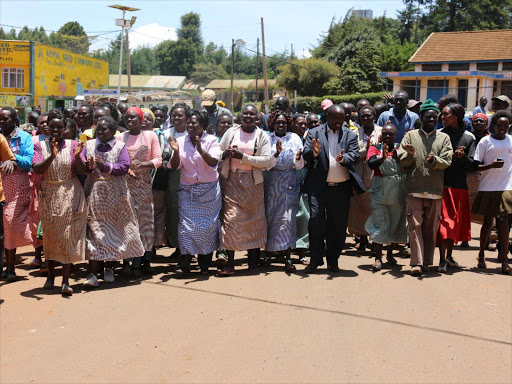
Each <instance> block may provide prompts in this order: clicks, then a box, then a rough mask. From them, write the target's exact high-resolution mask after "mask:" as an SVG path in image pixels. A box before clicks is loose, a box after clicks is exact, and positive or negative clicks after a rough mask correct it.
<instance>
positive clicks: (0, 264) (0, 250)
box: [0, 200, 5, 271]
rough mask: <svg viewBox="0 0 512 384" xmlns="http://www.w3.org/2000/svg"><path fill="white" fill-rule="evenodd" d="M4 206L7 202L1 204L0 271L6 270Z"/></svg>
mask: <svg viewBox="0 0 512 384" xmlns="http://www.w3.org/2000/svg"><path fill="white" fill-rule="evenodd" d="M4 205H5V200H4V201H2V202H0V271H1V270H3V268H4Z"/></svg>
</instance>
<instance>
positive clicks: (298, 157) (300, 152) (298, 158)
mask: <svg viewBox="0 0 512 384" xmlns="http://www.w3.org/2000/svg"><path fill="white" fill-rule="evenodd" d="M301 157H302V149H299V151H298V152H297V154H296V155H295V161H299V160H300V158H301Z"/></svg>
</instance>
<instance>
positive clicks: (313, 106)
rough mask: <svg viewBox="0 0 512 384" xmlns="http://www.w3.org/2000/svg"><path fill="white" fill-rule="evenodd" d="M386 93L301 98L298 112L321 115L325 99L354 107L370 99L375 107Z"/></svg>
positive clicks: (262, 104) (271, 104) (271, 107)
mask: <svg viewBox="0 0 512 384" xmlns="http://www.w3.org/2000/svg"><path fill="white" fill-rule="evenodd" d="M385 93H386V92H373V93H361V94H358V95H327V96H322V97H314V96H309V97H301V96H299V97H298V98H297V111H298V112H301V113H302V112H304V111H308V112H316V113H321V112H322V109H321V108H320V104H321V103H322V100H324V99H330V100H332V102H333V103H334V104H340V103H342V102H347V103H352V104H354V105H356V104H357V102H358V101H359V100H361V99H368V101H370V103H371V104H372V105H375V104H377V103H379V102H382V101H384V94H385ZM294 103H295V101H294V99H291V100H290V106H292V108H293V106H294V105H295V104H294ZM273 106H274V101H273V100H270V110H272V109H273ZM261 107H262V108H261V109H260V110H261V111H264V110H265V106H264V103H261Z"/></svg>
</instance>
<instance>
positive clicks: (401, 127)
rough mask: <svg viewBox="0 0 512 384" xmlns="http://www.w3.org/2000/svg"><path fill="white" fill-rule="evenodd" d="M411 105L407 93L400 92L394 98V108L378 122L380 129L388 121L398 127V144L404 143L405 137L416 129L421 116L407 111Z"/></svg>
mask: <svg viewBox="0 0 512 384" xmlns="http://www.w3.org/2000/svg"><path fill="white" fill-rule="evenodd" d="M408 103H409V95H408V94H407V92H405V91H398V92H397V93H395V95H394V96H393V104H394V105H393V108H391V109H390V110H389V111H385V112H382V114H381V115H380V116H379V120H378V121H377V125H378V126H379V127H383V126H384V124H386V123H387V121H388V120H389V121H391V123H392V124H393V125H394V126H395V127H396V138H395V140H396V142H397V143H399V142H400V141H402V139H403V137H404V135H405V134H406V133H407V132H408V131H410V130H413V129H414V123H415V122H416V120H418V119H419V116H418V115H417V114H416V113H414V112H411V111H409V110H408V109H407V105H408Z"/></svg>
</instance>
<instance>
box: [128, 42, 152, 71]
mask: <svg viewBox="0 0 512 384" xmlns="http://www.w3.org/2000/svg"><path fill="white" fill-rule="evenodd" d="M130 70H131V73H132V75H157V74H159V68H158V65H157V63H156V58H155V52H154V51H153V49H152V48H150V47H139V48H136V49H135V50H134V51H133V52H132V53H131V54H130Z"/></svg>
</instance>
